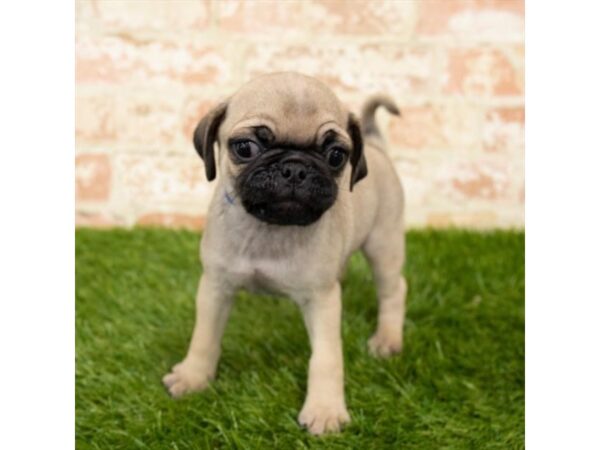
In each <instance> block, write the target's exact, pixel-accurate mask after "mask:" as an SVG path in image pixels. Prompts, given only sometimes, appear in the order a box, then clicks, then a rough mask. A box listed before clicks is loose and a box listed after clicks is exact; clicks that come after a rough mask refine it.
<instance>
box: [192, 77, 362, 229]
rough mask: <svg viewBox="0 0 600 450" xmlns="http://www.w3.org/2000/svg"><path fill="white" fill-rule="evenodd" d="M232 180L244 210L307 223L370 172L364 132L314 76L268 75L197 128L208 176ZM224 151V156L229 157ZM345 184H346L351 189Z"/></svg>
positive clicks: (198, 146)
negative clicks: (216, 146) (218, 156)
mask: <svg viewBox="0 0 600 450" xmlns="http://www.w3.org/2000/svg"><path fill="white" fill-rule="evenodd" d="M216 141H217V142H218V143H219V146H220V148H222V149H224V150H225V151H223V152H222V157H221V160H220V162H219V164H218V165H219V170H220V171H221V176H224V177H227V178H228V179H231V180H232V181H233V183H232V185H233V186H234V189H235V190H236V194H237V197H238V198H239V199H240V200H241V202H242V204H243V206H244V208H245V209H246V211H247V212H248V213H249V214H251V215H253V216H254V217H256V218H257V219H259V220H262V221H264V222H267V223H271V224H276V225H309V224H311V223H313V222H315V221H317V220H318V219H319V218H320V217H321V215H322V214H323V213H324V212H325V211H327V209H329V208H330V207H331V206H332V205H333V204H334V203H335V201H336V199H337V196H338V189H348V188H349V189H350V190H352V188H353V186H354V184H355V183H357V182H358V181H359V180H361V179H362V178H364V177H365V176H366V175H367V165H366V161H365V158H364V155H363V144H362V138H361V132H360V127H359V124H358V121H357V120H356V118H355V117H354V116H353V115H352V114H349V113H348V111H347V110H346V109H345V108H344V107H343V106H342V105H341V104H340V102H339V101H338V99H337V98H336V96H335V95H334V94H333V92H332V91H331V90H330V89H328V88H327V87H326V86H325V85H324V84H322V83H321V82H319V81H317V80H316V79H314V78H310V77H307V76H304V75H299V74H294V73H278V74H272V75H266V76H263V77H260V78H257V79H256V80H254V81H252V82H250V83H248V84H246V85H245V86H243V87H242V88H241V89H240V90H239V91H238V92H237V93H236V94H235V95H234V96H233V97H231V98H230V99H229V100H228V101H227V102H225V103H222V104H221V105H219V106H217V107H216V108H215V109H213V110H212V111H211V112H210V113H209V114H208V115H207V116H206V117H204V118H203V119H202V121H201V122H200V123H199V124H198V126H197V128H196V131H195V132H194V145H195V147H196V150H197V151H198V153H199V154H200V156H201V157H202V159H203V160H204V164H205V168H206V176H207V178H208V179H209V180H212V179H214V178H215V176H216V166H217V161H215V156H214V144H215V142H216ZM223 154H225V155H226V156H224V157H223ZM346 183H347V184H346Z"/></svg>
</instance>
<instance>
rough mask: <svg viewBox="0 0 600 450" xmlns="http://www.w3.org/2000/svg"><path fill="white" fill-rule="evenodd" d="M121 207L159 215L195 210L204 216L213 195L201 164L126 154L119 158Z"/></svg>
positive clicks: (190, 159) (193, 159)
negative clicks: (166, 209) (161, 210)
mask: <svg viewBox="0 0 600 450" xmlns="http://www.w3.org/2000/svg"><path fill="white" fill-rule="evenodd" d="M115 165H116V172H117V177H118V180H117V181H118V185H119V189H120V198H121V207H122V208H127V209H131V210H134V211H140V210H150V211H152V210H153V209H154V211H156V208H157V207H172V208H174V209H175V210H177V208H184V209H193V210H194V211H195V213H196V214H204V213H205V212H206V209H207V208H208V203H209V201H210V197H211V195H212V191H213V184H210V183H208V181H207V180H206V177H205V175H204V166H203V164H202V160H201V159H200V158H199V157H198V156H197V155H194V154H192V152H190V155H189V156H183V155H146V154H139V155H135V154H123V155H119V156H118V157H117V158H116V162H115Z"/></svg>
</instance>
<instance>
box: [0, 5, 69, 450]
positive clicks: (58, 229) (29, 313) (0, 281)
mask: <svg viewBox="0 0 600 450" xmlns="http://www.w3.org/2000/svg"><path fill="white" fill-rule="evenodd" d="M73 55H74V3H73V2H54V1H50V2H44V1H39V2H30V1H25V2H17V1H9V2H4V3H3V4H2V6H1V7H0V58H1V59H0V61H1V64H2V69H0V108H1V113H2V116H1V117H2V120H1V122H0V123H1V124H2V125H1V130H2V131H1V133H0V138H1V142H2V151H1V152H0V158H1V161H0V208H1V210H0V214H1V220H0V224H1V225H0V258H1V259H0V358H1V359H0V361H1V363H0V367H1V369H0V385H1V386H2V388H3V393H2V396H1V399H0V409H1V410H2V411H1V412H2V423H1V425H0V429H1V431H0V448H6V449H15V448H39V449H53V448H60V449H68V448H72V447H74V420H75V414H74V412H75V402H74V375H75V364H74V362H75V358H74V355H75V350H74V348H75V347H74V336H75V335H74V304H75V302H74V297H75V291H74V236H73V230H74V213H73V211H74V200H73V199H74V133H73V130H74V57H73Z"/></svg>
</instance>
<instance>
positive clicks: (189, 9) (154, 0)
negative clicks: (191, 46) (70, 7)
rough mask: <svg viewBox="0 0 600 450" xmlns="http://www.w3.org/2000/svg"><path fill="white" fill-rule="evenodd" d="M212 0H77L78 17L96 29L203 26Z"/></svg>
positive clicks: (83, 22) (77, 19)
mask: <svg viewBox="0 0 600 450" xmlns="http://www.w3.org/2000/svg"><path fill="white" fill-rule="evenodd" d="M209 3H210V2H209V1H208V0H194V1H189V0H188V1H167V0H118V1H114V0H83V1H82V0H78V1H77V2H76V9H75V14H76V21H77V23H78V24H83V25H84V26H85V25H88V26H91V25H93V27H94V29H105V30H111V31H113V30H128V31H130V32H140V31H147V30H152V31H161V30H202V29H205V28H206V27H207V26H208V23H209V6H210V5H209Z"/></svg>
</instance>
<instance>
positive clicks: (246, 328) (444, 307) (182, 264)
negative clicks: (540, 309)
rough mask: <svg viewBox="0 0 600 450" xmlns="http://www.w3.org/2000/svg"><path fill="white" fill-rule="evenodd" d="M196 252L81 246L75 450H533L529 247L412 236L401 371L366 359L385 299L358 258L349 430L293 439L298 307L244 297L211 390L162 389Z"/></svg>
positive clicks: (174, 243) (489, 239)
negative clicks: (527, 372)
mask: <svg viewBox="0 0 600 450" xmlns="http://www.w3.org/2000/svg"><path fill="white" fill-rule="evenodd" d="M198 242H199V236H198V235H197V234H194V233H191V232H183V231H167V230H151V229H138V230H134V231H93V230H85V229H82V230H78V231H77V234H76V262H77V266H76V267H77V270H76V272H77V273H76V282H77V285H76V293H77V300H76V301H77V303H76V305H77V309H76V326H77V330H76V333H77V342H76V351H77V373H76V440H77V447H78V448H100V449H115V448H156V449H167V448H172V449H188V448H240V449H241V448H257V449H266V448H281V449H293V448H339V449H342V448H356V449H382V448H402V449H462V448H469V449H483V448H486V449H502V450H506V449H512V448H523V447H524V234H523V233H522V232H488V233H476V232H465V231H458V230H451V231H412V232H410V233H409V234H408V236H407V245H408V256H407V266H406V268H405V274H406V278H407V280H408V283H409V295H408V312H407V320H406V327H405V339H404V343H405V344H404V350H403V353H402V354H401V356H399V357H394V358H392V359H389V360H376V359H373V358H372V357H370V356H369V355H368V353H367V350H366V341H367V338H368V337H369V336H370V335H371V333H372V332H373V331H374V327H375V318H376V311H377V308H376V298H375V290H374V286H373V283H372V280H371V274H370V271H369V269H368V266H367V264H366V262H365V260H364V259H363V258H362V256H360V255H358V254H357V255H355V256H353V258H352V260H351V262H350V264H349V267H348V270H347V274H346V277H345V281H344V294H343V295H344V317H343V341H344V358H345V369H346V400H347V403H348V407H349V411H350V414H351V416H352V423H351V425H350V426H348V427H347V428H346V429H345V430H344V432H343V433H342V434H340V435H332V436H326V437H324V438H314V437H311V436H309V435H308V434H307V433H306V432H305V431H304V430H302V429H301V428H299V427H298V425H297V424H296V416H297V414H298V411H299V409H300V407H301V406H302V401H303V399H304V391H305V388H306V370H307V363H308V358H309V345H308V340H307V336H306V332H305V330H304V327H303V323H302V320H301V317H300V313H299V311H298V308H297V307H296V306H295V305H294V304H293V303H292V302H291V301H287V300H282V299H276V298H270V297H262V296H255V295H249V294H246V293H242V294H240V295H239V298H238V301H237V303H236V305H235V307H234V309H233V312H232V315H231V319H230V321H229V324H228V327H227V329H226V332H225V337H224V339H223V352H222V357H221V364H220V366H219V374H218V377H217V380H216V381H215V382H214V383H213V385H212V387H210V388H209V389H208V390H207V391H205V392H202V393H200V394H193V395H190V396H188V397H185V398H183V399H181V400H177V401H175V400H172V399H171V398H169V397H168V396H167V393H166V391H165V389H164V388H163V387H162V385H161V382H160V380H161V377H162V376H163V374H165V373H166V372H167V371H168V369H169V368H170V367H171V365H173V364H174V363H176V362H178V361H179V360H180V359H181V358H182V357H183V356H184V355H185V352H186V349H187V344H188V341H189V338H190V335H191V331H192V326H193V322H194V297H195V291H196V286H197V281H198V277H199V275H200V272H201V267H200V265H199V262H198ZM48 369H49V370H52V368H48Z"/></svg>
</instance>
